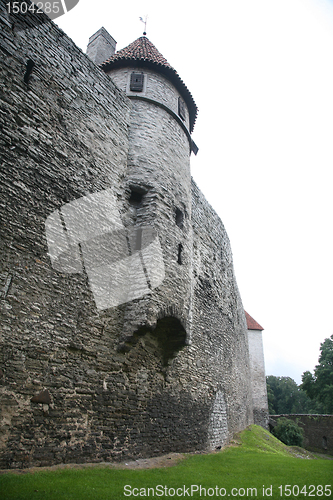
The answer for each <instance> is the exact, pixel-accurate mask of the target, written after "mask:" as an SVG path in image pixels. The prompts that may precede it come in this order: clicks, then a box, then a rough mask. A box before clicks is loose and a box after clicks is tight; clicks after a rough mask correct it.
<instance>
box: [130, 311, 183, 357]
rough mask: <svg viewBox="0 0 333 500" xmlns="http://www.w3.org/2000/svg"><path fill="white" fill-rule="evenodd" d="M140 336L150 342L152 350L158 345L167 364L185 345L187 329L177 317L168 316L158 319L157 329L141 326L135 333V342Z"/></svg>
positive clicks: (134, 342)
mask: <svg viewBox="0 0 333 500" xmlns="http://www.w3.org/2000/svg"><path fill="white" fill-rule="evenodd" d="M149 337H150V338H151V343H150V344H149V340H150V339H149ZM140 338H144V339H145V341H147V343H148V345H147V347H148V348H150V349H152V350H154V349H155V350H156V346H157V351H158V354H159V355H160V356H161V358H162V363H163V365H164V366H166V365H167V364H168V363H169V361H170V360H171V359H172V358H174V357H175V356H176V355H177V353H178V352H179V351H180V350H181V349H183V348H184V347H185V340H186V331H185V329H184V327H183V326H182V324H181V323H180V321H179V320H178V319H177V318H174V317H172V316H167V317H165V318H162V319H159V320H158V321H157V324H156V328H155V329H151V328H149V327H146V326H143V327H141V328H139V329H138V330H137V331H136V332H135V333H134V335H133V344H136V343H137V341H138V340H139V339H140Z"/></svg>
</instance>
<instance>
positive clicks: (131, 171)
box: [101, 36, 197, 343]
mask: <svg viewBox="0 0 333 500" xmlns="http://www.w3.org/2000/svg"><path fill="white" fill-rule="evenodd" d="M101 67H102V69H103V70H104V71H105V73H107V74H108V75H109V76H110V77H111V79H112V80H113V81H114V83H115V84H116V85H117V86H118V87H119V88H120V89H121V90H123V91H124V92H125V93H126V95H127V96H128V97H129V99H130V100H131V104H132V107H131V115H130V127H129V151H128V162H127V172H126V177H125V190H126V193H127V200H128V203H127V205H125V207H124V223H125V224H126V226H127V227H131V226H132V227H136V228H140V227H150V228H154V231H156V234H157V235H158V239H159V243H160V245H161V249H162V259H163V267H164V271H163V282H162V283H160V286H158V288H156V290H155V291H154V292H153V294H149V295H150V297H148V299H149V307H147V300H146V299H143V300H142V301H141V303H140V304H135V305H134V307H131V306H130V305H128V306H127V316H126V320H127V321H126V329H127V330H130V329H131V324H132V320H131V313H132V315H133V316H134V318H133V319H134V324H135V325H138V324H140V321H138V315H140V317H142V323H144V324H146V325H154V324H156V321H157V319H158V318H160V317H164V316H168V315H170V314H171V315H172V316H174V317H175V318H178V320H179V321H180V323H181V324H182V325H183V327H184V329H185V331H186V343H189V342H190V337H191V313H192V311H191V307H192V304H191V276H192V269H191V265H192V247H193V235H192V227H191V204H192V201H191V174H190V154H191V151H192V149H195V150H196V146H195V144H194V143H193V141H192V139H191V135H190V134H191V132H192V130H193V127H194V122H195V119H196V115H197V107H196V105H195V102H194V100H193V97H192V95H191V94H190V92H189V90H188V89H187V87H186V86H185V84H184V83H183V81H182V80H181V78H180V77H179V75H178V74H177V72H176V71H175V70H174V69H173V68H172V67H171V66H170V64H169V63H168V62H167V60H166V59H165V58H164V57H163V56H162V55H161V54H160V53H159V51H158V50H157V49H156V47H155V46H154V45H153V44H152V43H151V42H150V41H149V40H148V38H146V37H145V36H142V37H140V38H138V39H137V40H135V41H134V42H133V43H131V44H130V45H129V46H128V47H126V48H124V49H122V50H120V51H119V52H117V53H116V54H115V55H113V56H111V57H110V58H109V59H108V60H107V61H106V62H104V63H103V64H102V65H101ZM151 258H153V256H151ZM151 295H152V296H151ZM128 333H129V334H131V333H132V332H131V331H128Z"/></svg>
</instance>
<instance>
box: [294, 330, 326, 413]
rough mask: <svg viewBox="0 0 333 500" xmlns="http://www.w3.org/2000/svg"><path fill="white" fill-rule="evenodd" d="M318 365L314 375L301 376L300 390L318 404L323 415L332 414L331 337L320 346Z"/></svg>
mask: <svg viewBox="0 0 333 500" xmlns="http://www.w3.org/2000/svg"><path fill="white" fill-rule="evenodd" d="M318 361H319V364H318V365H316V367H315V369H314V374H312V373H311V372H309V371H306V372H304V373H303V375H302V385H301V388H302V389H303V390H304V391H305V392H306V394H307V395H308V396H309V398H311V399H312V400H314V401H317V402H319V403H320V404H321V405H322V407H323V411H324V412H325V413H330V414H332V413H333V335H331V336H330V337H329V338H327V339H325V340H324V342H322V343H321V344H320V355H319V360H318Z"/></svg>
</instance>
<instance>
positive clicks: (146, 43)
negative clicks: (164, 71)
mask: <svg viewBox="0 0 333 500" xmlns="http://www.w3.org/2000/svg"><path fill="white" fill-rule="evenodd" d="M120 59H126V60H131V59H135V60H138V59H139V60H143V61H149V62H152V63H155V64H161V65H163V66H166V67H168V68H171V69H172V67H171V66H170V64H169V63H168V61H167V60H166V59H165V58H164V57H163V56H162V54H161V53H160V52H159V51H158V50H157V48H156V47H155V45H153V44H152V43H151V41H150V40H148V38H147V37H145V36H141V37H140V38H138V39H137V40H135V41H134V42H132V43H130V44H129V45H128V46H127V47H125V48H124V49H121V50H119V51H118V52H116V53H115V54H114V55H113V56H111V57H110V58H109V59H108V60H107V61H105V62H104V63H103V64H102V66H103V67H104V65H105V64H107V63H109V62H112V63H113V62H115V61H119V60H120Z"/></svg>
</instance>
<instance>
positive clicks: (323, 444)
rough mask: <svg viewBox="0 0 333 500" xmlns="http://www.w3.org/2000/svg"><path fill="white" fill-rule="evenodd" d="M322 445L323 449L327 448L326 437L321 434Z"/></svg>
mask: <svg viewBox="0 0 333 500" xmlns="http://www.w3.org/2000/svg"><path fill="white" fill-rule="evenodd" d="M322 447H323V448H324V450H327V437H326V436H323V442H322Z"/></svg>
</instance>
